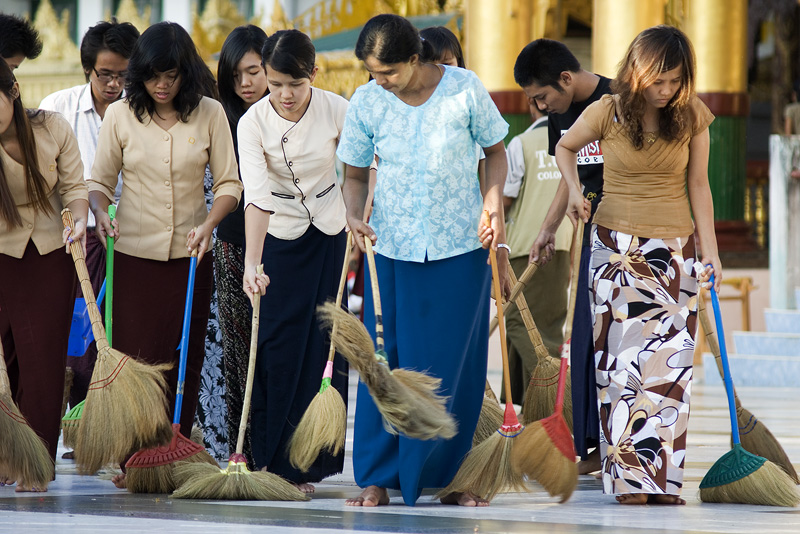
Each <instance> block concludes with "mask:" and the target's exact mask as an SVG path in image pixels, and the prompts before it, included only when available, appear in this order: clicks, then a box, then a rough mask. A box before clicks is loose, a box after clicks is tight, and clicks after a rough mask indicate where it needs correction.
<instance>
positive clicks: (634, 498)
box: [617, 493, 647, 504]
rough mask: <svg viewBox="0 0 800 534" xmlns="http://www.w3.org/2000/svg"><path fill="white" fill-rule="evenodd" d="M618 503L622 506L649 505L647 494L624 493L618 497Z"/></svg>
mask: <svg viewBox="0 0 800 534" xmlns="http://www.w3.org/2000/svg"><path fill="white" fill-rule="evenodd" d="M617 502H618V503H620V504H647V494H646V493H623V494H622V495H617Z"/></svg>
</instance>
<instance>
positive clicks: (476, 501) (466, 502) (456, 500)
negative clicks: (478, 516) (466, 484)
mask: <svg viewBox="0 0 800 534" xmlns="http://www.w3.org/2000/svg"><path fill="white" fill-rule="evenodd" d="M439 500H440V501H441V503H442V504H456V505H458V506H489V501H487V500H486V499H481V498H480V497H478V496H477V495H475V494H474V493H470V492H468V491H465V492H464V493H451V494H450V495H446V496H444V497H442V498H441V499H439Z"/></svg>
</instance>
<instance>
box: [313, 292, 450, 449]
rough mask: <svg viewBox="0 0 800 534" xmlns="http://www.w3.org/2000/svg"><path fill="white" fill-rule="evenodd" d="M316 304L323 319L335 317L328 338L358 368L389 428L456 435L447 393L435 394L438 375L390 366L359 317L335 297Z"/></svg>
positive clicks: (420, 435)
mask: <svg viewBox="0 0 800 534" xmlns="http://www.w3.org/2000/svg"><path fill="white" fill-rule="evenodd" d="M317 310H318V313H319V317H320V320H321V321H322V322H323V323H324V324H327V325H332V324H333V322H334V321H336V324H337V331H336V335H335V336H333V337H332V338H331V343H333V344H334V345H335V347H336V351H337V352H339V353H340V354H341V355H342V356H344V358H345V359H346V360H347V361H348V362H349V363H350V365H352V366H353V368H355V369H356V371H358V374H359V376H360V377H361V380H362V381H363V382H364V384H365V385H366V386H367V388H368V389H369V392H370V395H371V396H372V399H373V401H374V402H375V405H376V406H377V408H378V410H379V411H380V412H381V415H382V416H383V419H384V427H385V428H386V430H387V431H388V432H390V433H393V434H397V433H398V432H399V433H402V434H403V435H405V436H407V437H410V438H415V439H422V440H428V439H437V438H444V439H450V438H452V437H453V436H455V434H456V423H455V421H454V420H453V417H452V416H451V415H450V414H449V413H448V412H447V408H446V402H447V397H444V396H441V395H439V394H438V390H439V387H440V385H441V380H439V379H437V378H433V377H431V376H430V375H427V374H425V373H421V372H418V371H411V370H407V369H395V370H394V371H390V370H389V367H388V365H387V364H386V363H383V362H385V358H382V360H379V359H378V357H376V353H375V348H374V346H373V344H372V338H371V337H370V335H369V332H367V329H366V328H365V327H364V325H363V324H362V323H361V322H360V321H359V320H358V319H356V318H355V317H354V316H353V315H351V314H349V313H347V312H346V311H344V310H342V309H341V308H339V307H337V306H336V305H334V304H333V303H326V304H323V305H322V306H320V307H319V308H318V309H317Z"/></svg>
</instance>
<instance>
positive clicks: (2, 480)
mask: <svg viewBox="0 0 800 534" xmlns="http://www.w3.org/2000/svg"><path fill="white" fill-rule="evenodd" d="M16 483H17V481H16V480H14V479H13V478H9V477H7V476H6V475H0V486H13V485H14V484H16Z"/></svg>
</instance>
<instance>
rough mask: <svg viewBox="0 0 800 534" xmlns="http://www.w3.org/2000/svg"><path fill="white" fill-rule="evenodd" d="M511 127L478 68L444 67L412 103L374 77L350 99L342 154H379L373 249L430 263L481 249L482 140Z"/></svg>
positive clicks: (492, 140) (348, 158) (352, 160)
mask: <svg viewBox="0 0 800 534" xmlns="http://www.w3.org/2000/svg"><path fill="white" fill-rule="evenodd" d="M507 133H508V124H507V123H506V122H505V121H504V120H503V117H502V116H501V115H500V112H499V111H498V110H497V107H496V106H495V105H494V102H493V101H492V99H491V97H490V96H489V93H488V92H487V91H486V89H485V88H484V87H483V84H482V83H481V81H480V80H479V79H478V77H477V76H476V75H475V73H473V72H471V71H468V70H464V69H459V68H456V67H445V72H444V75H443V76H442V79H441V81H440V82H439V85H438V86H437V87H436V89H435V90H434V92H433V94H432V95H431V96H430V98H429V99H428V100H427V101H426V102H425V103H423V104H422V105H420V106H416V107H415V106H409V105H408V104H406V103H405V102H403V101H402V100H400V99H399V98H397V97H396V96H395V95H394V94H393V93H390V92H389V91H386V90H385V89H382V88H381V87H379V86H378V85H377V84H376V83H375V82H374V81H371V82H369V83H368V84H366V85H363V86H361V87H359V88H358V89H357V90H356V92H355V94H353V97H352V98H351V99H350V107H348V109H347V116H346V118H345V123H344V129H343V130H342V135H341V140H340V141H339V148H338V150H337V152H336V154H337V156H339V159H340V160H342V161H343V162H344V163H346V164H348V165H351V166H353V167H369V166H370V163H372V160H373V156H374V154H377V155H378V157H379V158H380V164H379V165H378V181H377V185H376V188H375V196H374V211H373V215H372V218H371V219H370V225H371V226H372V228H373V229H374V230H375V233H376V234H377V236H378V241H377V244H376V245H375V251H376V252H379V253H380V254H381V255H383V256H386V257H388V258H392V259H396V260H404V261H415V262H424V261H425V260H426V258H427V259H428V260H440V259H444V258H450V257H453V256H457V255H459V254H464V253H466V252H471V251H473V250H475V249H477V248H480V246H481V245H480V241H479V240H478V223H479V222H480V216H481V210H482V209H483V199H482V197H481V193H480V184H479V183H478V180H477V179H476V177H477V171H478V151H477V150H476V149H475V145H476V143H477V144H478V145H479V146H482V147H489V146H492V145H495V144H497V143H498V142H500V141H502V140H503V138H504V137H505V136H506V134H507Z"/></svg>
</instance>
